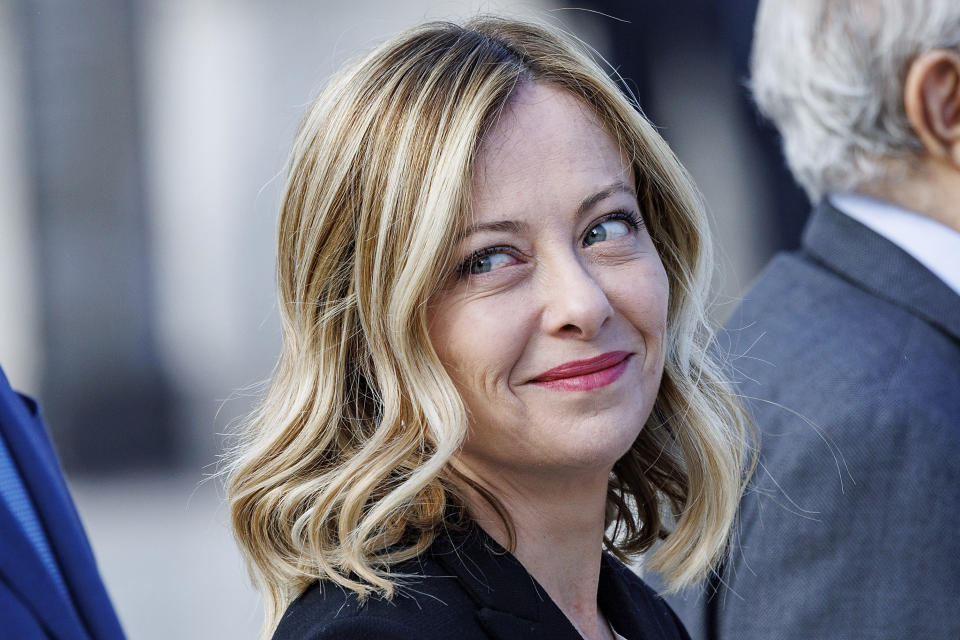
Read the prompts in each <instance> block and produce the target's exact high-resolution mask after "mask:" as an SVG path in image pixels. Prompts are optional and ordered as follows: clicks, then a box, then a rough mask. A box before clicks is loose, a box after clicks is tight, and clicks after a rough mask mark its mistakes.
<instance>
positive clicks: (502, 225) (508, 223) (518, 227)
mask: <svg viewBox="0 0 960 640" xmlns="http://www.w3.org/2000/svg"><path fill="white" fill-rule="evenodd" d="M526 230H527V223H526V222H520V221H517V220H496V221H494V222H481V223H479V224H474V225H470V226H469V227H467V228H466V229H465V230H464V232H463V233H462V234H460V238H459V239H460V240H463V239H464V238H467V237H469V236H471V235H473V234H474V233H479V232H481V231H503V232H507V233H523V232H524V231H526Z"/></svg>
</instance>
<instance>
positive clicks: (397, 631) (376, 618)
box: [273, 560, 476, 640]
mask: <svg viewBox="0 0 960 640" xmlns="http://www.w3.org/2000/svg"><path fill="white" fill-rule="evenodd" d="M407 564H408V563H404V565H407ZM395 571H396V572H397V573H398V574H404V575H405V576H406V577H403V578H400V579H398V581H397V582H398V589H397V592H396V594H395V595H394V597H393V598H391V599H389V600H388V599H386V598H383V597H379V596H371V597H369V598H368V599H366V600H365V601H363V602H361V601H360V599H359V597H358V596H357V594H356V593H355V592H353V591H349V590H346V589H344V588H342V587H340V586H339V585H337V584H335V583H332V582H329V581H322V582H315V583H313V584H312V585H311V586H310V587H308V588H307V589H306V590H305V591H304V592H303V593H302V594H301V595H300V597H298V598H297V599H296V600H294V601H293V602H292V603H291V604H290V606H289V607H288V608H287V610H286V612H285V613H284V615H283V617H282V619H281V620H280V624H279V625H278V626H277V629H276V631H275V632H274V636H273V638H274V640H327V639H328V638H329V639H333V638H336V639H337V640H341V639H343V640H350V639H352V638H357V639H360V638H364V639H366V638H378V639H379V638H384V639H386V640H415V639H416V640H420V639H424V638H447V637H457V636H459V637H461V638H469V637H471V636H470V634H469V633H456V630H457V629H462V628H464V627H465V626H470V625H473V626H476V622H475V621H474V607H473V604H472V602H471V601H470V600H469V598H467V596H466V595H465V594H464V592H463V590H462V588H461V587H460V586H459V585H458V583H457V581H456V579H455V578H454V577H452V576H447V575H443V573H442V572H441V571H440V570H439V567H437V565H436V563H434V562H432V561H430V560H426V561H423V562H417V561H414V563H413V564H411V566H398V567H396V568H395Z"/></svg>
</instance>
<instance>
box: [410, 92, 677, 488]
mask: <svg viewBox="0 0 960 640" xmlns="http://www.w3.org/2000/svg"><path fill="white" fill-rule="evenodd" d="M473 194H474V195H473V198H474V200H473V203H472V204H473V212H474V218H473V219H472V220H469V221H468V228H467V230H466V232H465V235H464V236H463V237H462V239H459V242H458V244H457V247H456V249H455V254H456V255H457V256H458V259H459V260H460V261H461V262H460V265H461V266H460V267H459V269H457V272H456V273H454V274H451V275H450V277H449V280H448V282H447V283H446V285H445V286H444V287H443V289H442V290H441V291H440V292H439V293H438V294H436V295H435V296H434V297H433V299H432V300H431V305H430V310H429V314H430V315H429V320H430V336H431V339H432V341H433V345H434V347H435V349H436V350H437V353H438V354H439V356H440V358H441V360H442V362H443V364H444V367H445V368H446V370H447V372H448V373H449V374H450V376H451V377H452V378H453V380H454V383H455V384H456V386H457V388H458V389H459V391H460V393H461V395H462V397H463V399H464V401H465V403H466V405H467V409H468V411H469V413H470V428H469V431H468V434H467V439H466V441H465V443H464V446H463V449H462V451H461V453H460V454H459V456H458V459H459V461H460V462H461V463H462V464H464V465H466V466H467V468H468V469H470V470H471V471H473V472H474V473H476V474H478V475H479V477H481V478H490V479H493V478H495V477H504V474H506V476H507V477H510V476H512V475H515V474H524V475H526V474H531V473H534V474H542V473H546V474H555V473H557V472H558V471H563V472H567V473H569V472H571V471H575V470H583V471H586V470H594V471H603V472H608V471H609V469H610V467H611V466H612V465H613V464H614V462H616V460H617V459H618V458H620V457H621V456H622V455H623V454H624V453H626V451H627V450H628V449H629V448H630V446H631V444H632V443H633V441H634V440H635V438H636V437H637V435H638V433H639V432H640V429H641V428H642V425H643V424H644V422H645V421H646V419H647V417H648V416H649V415H650V411H651V409H652V407H653V403H654V399H655V398H656V395H657V389H658V387H659V385H660V376H661V372H662V370H663V360H664V342H665V330H666V317H667V290H668V286H667V276H666V273H665V271H664V268H663V264H662V263H661V262H660V257H659V256H658V255H657V251H656V249H655V248H654V245H653V242H652V241H651V239H650V236H649V235H648V233H647V231H646V229H645V228H644V226H643V222H642V218H641V211H640V210H639V208H638V205H637V198H636V194H635V193H634V176H633V173H632V170H631V168H630V167H629V165H628V163H627V161H626V159H625V158H624V157H623V154H622V153H621V152H620V150H619V148H618V146H617V144H616V142H615V140H614V139H613V138H612V137H611V136H610V135H609V134H608V133H607V132H606V131H605V130H604V129H603V128H602V127H601V125H600V124H599V123H598V121H597V119H596V118H595V117H594V116H593V115H592V114H591V113H590V110H589V108H588V107H587V106H586V105H584V104H583V103H581V102H580V101H579V100H578V99H577V98H575V97H574V96H573V95H572V94H569V93H567V92H564V91H562V90H560V89H556V88H554V87H552V86H550V85H547V84H541V83H530V84H527V85H524V86H522V87H520V88H519V89H518V90H517V92H516V93H515V95H514V96H513V98H512V99H511V101H510V103H509V105H508V107H507V108H506V109H505V110H504V113H503V114H502V117H501V118H500V119H499V121H498V123H497V124H496V125H495V126H494V127H493V129H492V130H491V131H490V133H489V135H488V136H487V137H486V138H485V139H484V142H483V145H482V147H481V150H480V155H479V158H478V162H477V167H476V172H475V176H474V183H473ZM646 213H648V214H650V215H656V212H646Z"/></svg>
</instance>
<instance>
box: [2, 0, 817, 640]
mask: <svg viewBox="0 0 960 640" xmlns="http://www.w3.org/2000/svg"><path fill="white" fill-rule="evenodd" d="M724 4H726V3H724ZM754 4H755V3H753V2H740V3H730V4H726V9H723V10H718V7H720V6H721V3H719V2H718V1H717V2H710V1H709V0H688V1H679V2H672V3H666V2H642V1H636V2H622V3H616V2H606V3H605V2H599V1H597V2H592V3H587V4H585V5H580V6H582V7H584V8H582V9H579V10H573V9H565V8H564V7H563V6H561V5H556V4H550V3H548V2H547V0H541V1H540V2H527V3H510V2H494V1H487V2H473V1H467V0H447V1H437V0H403V1H394V2H374V1H372V0H354V1H353V2H349V3H344V2H333V1H330V0H314V1H310V2H308V1H305V0H288V1H286V2H282V3H280V2H265V1H263V0H85V1H84V2H82V3H77V2H69V1H67V0H0V365H2V366H3V368H4V370H5V371H6V373H7V375H8V377H9V378H10V380H11V382H12V383H13V385H14V386H15V387H17V388H18V389H20V390H22V391H25V392H27V393H30V394H32V395H34V396H36V397H38V399H39V400H40V402H41V405H42V407H43V410H44V414H45V417H46V419H47V423H48V425H49V427H50V429H51V432H52V435H53V438H54V441H55V443H56V445H57V449H58V451H59V454H60V456H61V459H62V460H63V462H64V464H65V466H66V468H67V471H68V479H69V481H70V485H71V487H72V489H73V491H74V493H75V497H76V499H77V502H78V507H79V509H80V512H81V516H82V517H83V519H84V521H85V523H86V526H87V528H88V532H89V534H90V537H91V540H92V543H93V546H94V548H95V550H96V552H97V555H98V558H99V560H100V564H101V569H102V572H103V575H104V579H105V581H106V583H107V587H108V589H109V590H110V592H111V594H112V596H113V598H114V601H115V604H116V606H117V609H118V612H119V614H120V617H121V620H122V622H123V623H124V625H125V627H126V629H127V631H128V633H129V635H130V636H131V637H132V638H145V639H149V638H158V639H159V638H255V637H256V633H257V630H258V627H259V620H260V613H259V609H258V603H257V598H256V595H255V594H254V593H253V592H252V590H251V589H250V587H249V586H248V585H247V581H246V576H245V574H244V571H243V567H242V564H241V561H240V559H239V556H238V554H237V552H236V549H235V548H234V546H233V542H232V540H231V539H230V536H229V531H228V528H227V517H226V510H225V508H224V507H223V505H222V496H221V495H220V494H221V491H220V487H219V485H218V483H217V481H215V480H214V481H204V478H206V477H207V476H209V474H210V473H212V472H213V471H214V470H215V468H216V463H217V454H218V452H219V451H220V449H221V447H222V446H223V437H222V434H224V433H226V432H228V431H229V430H230V429H231V428H232V426H233V424H235V421H236V419H237V418H238V417H239V416H242V415H243V414H244V412H246V411H247V410H249V408H250V406H251V403H252V401H253V398H254V397H255V395H256V393H257V390H258V389H259V384H260V383H261V382H262V381H263V380H265V379H266V377H267V376H268V375H269V372H270V369H271V366H272V364H273V359H274V357H275V355H276V353H277V349H278V345H279V339H278V322H277V317H276V312H275V306H274V301H273V295H274V294H273V256H274V248H273V234H274V223H275V212H276V209H277V206H278V202H279V194H280V191H281V188H282V185H283V181H284V175H283V170H284V162H285V159H286V153H287V151H288V149H289V146H290V143H291V141H292V138H293V135H294V132H295V129H296V126H297V124H298V121H299V119H300V117H301V115H302V114H303V112H304V109H305V107H306V105H307V104H308V103H309V101H310V100H311V98H312V97H313V96H315V95H316V94H317V93H318V91H319V90H320V88H321V87H322V86H323V84H324V82H325V80H326V79H327V78H328V77H329V76H330V74H331V73H333V72H334V71H335V70H336V69H337V68H338V67H339V66H340V65H341V64H342V63H343V62H345V61H346V60H348V59H350V58H352V57H354V56H356V55H358V54H360V53H362V52H364V51H365V50H367V49H369V48H370V47H371V46H373V45H374V44H376V43H377V42H379V41H380V40H382V39H383V38H385V37H386V36H389V35H391V34H393V33H395V32H397V31H398V30H400V29H402V28H404V27H407V26H410V25H413V24H415V23H418V22H421V21H423V20H427V19H437V18H457V17H463V16H465V15H470V14H471V13H475V12H476V11H478V10H481V11H500V12H509V13H511V14H519V15H534V16H537V17H540V18H544V19H547V20H550V21H553V22H560V23H562V24H565V25H566V26H567V27H568V28H569V29H571V30H573V31H574V32H575V33H577V34H579V35H580V36H581V37H582V38H583V39H584V40H585V41H587V42H588V43H589V44H591V45H592V46H594V47H596V48H597V50H598V51H600V52H601V53H603V54H604V55H605V56H606V57H607V58H608V59H609V60H610V61H611V63H612V64H613V65H614V66H615V67H616V68H617V69H618V70H619V72H620V73H621V74H622V75H624V76H626V77H627V78H628V79H629V82H630V85H631V87H632V88H633V90H634V91H635V92H636V94H637V95H638V97H639V98H640V100H641V102H642V104H643V107H644V110H645V112H646V113H647V114H648V115H649V116H650V117H651V118H652V119H653V121H654V122H655V124H657V125H658V126H659V127H660V128H661V132H662V133H663V134H664V136H665V137H666V138H667V139H668V141H670V143H671V144H672V145H673V146H674V148H675V149H676V150H677V152H678V154H679V155H680V157H681V160H683V161H684V163H685V164H687V166H688V167H689V168H690V169H691V171H692V173H693V174H694V177H695V178H696V179H697V181H698V183H699V184H700V185H701V188H702V189H703V191H704V193H705V195H706V198H707V201H708V203H709V205H710V208H711V212H712V214H713V216H714V225H715V228H716V231H717V235H718V239H719V241H720V244H721V254H720V260H719V262H718V275H719V278H718V297H717V300H718V307H717V317H718V318H722V317H723V316H724V314H725V312H726V310H727V309H729V307H730V304H729V303H730V301H735V300H736V299H737V298H738V296H739V295H740V294H741V292H742V290H743V287H744V286H745V285H746V284H747V283H748V282H749V280H750V279H751V278H752V277H753V275H754V274H755V273H756V272H757V270H758V269H759V268H760V267H761V265H762V264H763V263H764V261H765V260H766V259H767V257H769V255H770V253H771V252H772V251H773V250H774V249H775V248H777V247H786V248H789V247H791V246H794V245H795V243H796V237H797V234H798V232H799V225H800V224H801V223H802V217H803V215H805V208H806V206H807V205H806V203H805V202H804V201H803V200H802V197H800V196H798V192H792V191H791V188H792V183H791V182H790V181H789V178H787V179H786V180H785V179H784V175H785V174H784V173H783V170H782V165H781V164H780V160H779V153H778V151H777V149H776V141H775V139H774V138H773V137H772V135H771V133H770V132H769V131H765V130H764V129H763V128H762V127H760V126H758V119H757V117H756V115H755V114H754V113H753V112H752V110H751V107H750V105H749V102H748V101H747V100H746V98H745V95H746V94H745V90H744V87H743V75H744V73H745V64H746V62H745V60H746V48H747V47H748V45H749V31H750V24H751V22H752V12H753V5H754ZM734 5H736V7H737V10H736V11H732V10H729V9H730V7H731V6H734ZM604 14H610V15H612V16H614V17H607V16H605V15H604Z"/></svg>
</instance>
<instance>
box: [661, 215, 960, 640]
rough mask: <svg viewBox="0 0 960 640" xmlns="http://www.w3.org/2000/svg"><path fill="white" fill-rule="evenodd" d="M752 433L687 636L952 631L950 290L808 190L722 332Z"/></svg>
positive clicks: (959, 626) (958, 531)
mask: <svg viewBox="0 0 960 640" xmlns="http://www.w3.org/2000/svg"><path fill="white" fill-rule="evenodd" d="M725 335H726V336H727V339H728V340H729V349H730V353H731V357H732V361H733V375H734V377H735V378H736V380H737V382H738V388H739V391H740V392H741V393H742V395H743V396H744V399H745V401H746V403H747V405H748V407H749V410H750V413H751V415H752V417H753V420H754V425H755V428H756V429H757V431H758V433H759V447H760V458H759V466H758V467H757V471H756V475H755V478H754V480H753V482H752V484H751V486H750V488H749V490H748V492H747V494H746V495H745V497H744V499H743V501H742V504H741V513H740V517H739V524H738V525H737V531H736V539H735V541H734V545H733V549H732V553H731V556H730V559H729V561H728V562H727V563H726V565H725V566H724V567H723V568H722V570H721V572H720V575H719V577H715V578H714V579H712V580H711V581H710V582H709V584H708V586H707V587H706V588H705V589H704V590H703V591H702V592H700V593H688V594H684V596H682V597H676V598H673V599H672V600H671V604H672V605H673V607H674V609H675V610H676V611H677V613H679V614H680V616H681V618H682V619H683V620H684V622H685V623H686V624H687V627H688V629H689V630H690V632H691V635H692V637H693V638H695V639H696V638H711V639H722V640H727V639H730V640H734V639H735V640H752V639H757V640H759V639H761V638H762V639H763V640H769V639H774V640H776V639H791V638H796V639H798V640H799V639H801V638H802V639H803V640H808V639H811V638H817V639H820V638H911V639H912V638H924V639H926V638H960V295H958V294H957V293H956V292H954V291H953V290H952V289H950V288H949V287H948V286H947V285H946V284H944V283H943V281H942V280H940V279H938V278H937V277H936V276H934V275H933V274H932V273H931V272H930V271H928V270H927V269H926V268H925V267H923V266H922V265H921V264H920V263H918V262H917V261H916V260H914V259H913V258H912V257H911V256H909V255H908V254H907V253H905V252H904V251H902V250H901V249H900V248H898V247H897V246H896V245H894V244H893V243H891V242H889V241H888V240H886V239H885V238H883V237H882V236H880V235H878V234H876V233H874V232H873V231H872V230H870V229H868V228H867V227H865V226H863V225H862V224H860V223H859V222H856V221H855V220H853V219H852V218H850V217H848V216H846V215H844V214H843V213H841V212H840V211H837V210H836V209H834V208H833V207H832V206H831V205H830V204H828V203H823V204H821V205H820V206H819V207H818V208H817V209H816V210H815V211H814V214H813V216H812V218H811V220H810V222H809V223H808V225H807V228H806V230H805V233H804V238H803V248H802V250H801V251H800V252H798V253H796V254H790V255H786V254H783V255H779V256H777V257H775V258H774V259H773V260H772V261H771V263H770V264H769V265H768V267H767V268H766V269H765V271H764V272H763V273H762V274H761V276H760V278H759V279H758V281H757V282H756V284H755V285H754V286H753V287H752V288H751V290H750V291H749V293H747V295H746V296H745V298H744V300H743V302H742V304H741V306H740V308H739V310H738V311H737V312H735V313H734V314H733V316H732V318H731V319H730V321H729V322H728V324H727V332H726V333H725Z"/></svg>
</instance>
